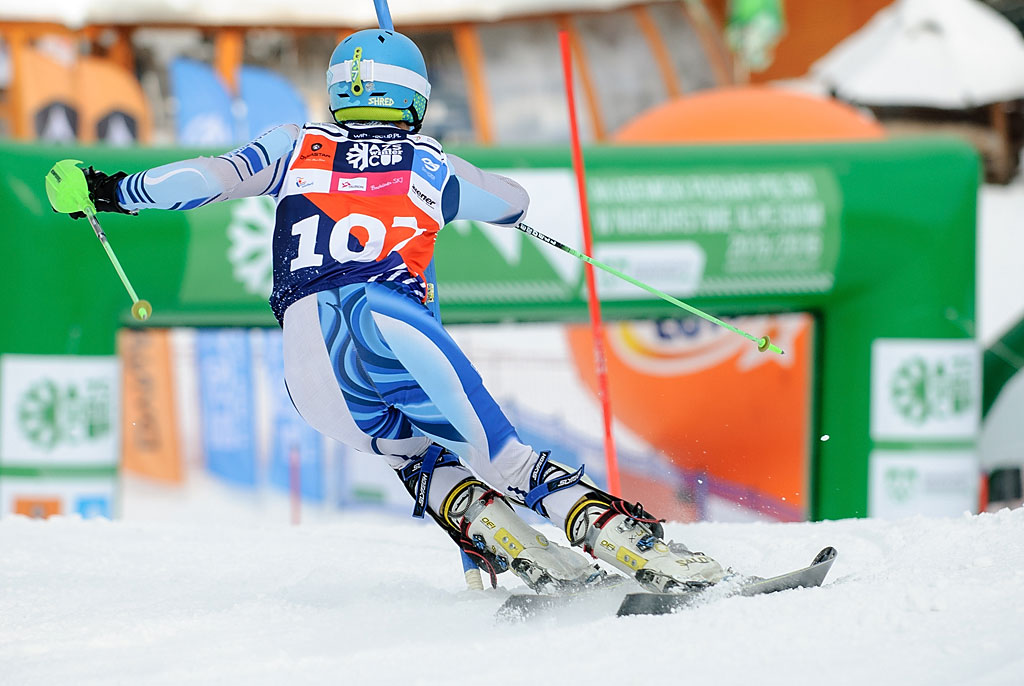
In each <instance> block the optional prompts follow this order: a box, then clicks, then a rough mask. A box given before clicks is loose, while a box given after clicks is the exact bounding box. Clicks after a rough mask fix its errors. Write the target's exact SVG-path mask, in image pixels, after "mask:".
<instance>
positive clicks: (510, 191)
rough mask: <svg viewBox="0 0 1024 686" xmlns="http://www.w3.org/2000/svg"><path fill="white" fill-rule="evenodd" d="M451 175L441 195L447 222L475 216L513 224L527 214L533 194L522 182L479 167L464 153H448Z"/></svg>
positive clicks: (480, 219)
mask: <svg viewBox="0 0 1024 686" xmlns="http://www.w3.org/2000/svg"><path fill="white" fill-rule="evenodd" d="M447 158H448V166H449V168H450V169H451V172H452V174H451V177H449V179H448V182H447V183H446V184H445V187H444V192H443V194H442V196H441V210H442V212H443V213H444V220H445V223H448V222H450V221H452V220H454V219H474V220H476V221H483V222H488V223H490V224H502V225H505V226H513V225H515V224H516V223H517V222H518V221H519V220H521V219H522V218H523V217H524V216H525V215H526V210H527V209H529V207H530V195H529V194H528V193H527V192H526V189H525V188H523V187H522V186H520V185H519V184H518V183H516V182H515V181H513V180H512V179H510V178H508V177H507V176H501V175H500V174H492V173H490V172H485V171H484V170H482V169H479V168H477V167H475V166H473V165H472V164H470V163H469V162H467V161H466V160H464V159H462V158H461V157H457V156H455V155H451V154H449V155H447Z"/></svg>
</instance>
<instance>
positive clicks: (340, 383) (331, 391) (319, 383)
mask: <svg viewBox="0 0 1024 686" xmlns="http://www.w3.org/2000/svg"><path fill="white" fill-rule="evenodd" d="M284 324H285V334H284V347H285V373H286V379H287V380H288V387H289V391H290V393H291V395H292V400H293V402H294V404H295V406H296V408H297V409H298V410H299V412H300V414H302V416H303V417H304V418H305V419H306V420H307V422H309V423H310V424H311V425H312V426H313V427H314V428H316V429H318V430H319V431H321V432H322V433H324V434H327V435H328V436H331V437H332V438H335V439H336V440H339V441H342V442H344V443H345V444H347V445H349V446H352V447H354V448H356V449H358V450H362V451H364V452H374V453H377V454H382V455H383V457H384V458H385V459H386V460H387V461H388V463H389V464H390V465H391V467H392V468H393V469H395V471H396V473H398V475H399V477H400V478H401V479H402V481H403V482H404V483H405V485H406V487H407V488H408V489H409V492H410V494H411V495H412V496H413V497H414V498H415V499H416V500H417V504H416V509H415V510H414V512H418V513H420V514H429V515H430V516H431V517H432V518H433V519H434V520H435V521H436V522H437V523H438V524H439V525H440V526H441V528H442V529H444V530H445V531H446V532H447V533H448V535H449V536H451V538H452V539H453V540H454V541H455V542H456V544H458V545H459V547H460V548H462V549H463V550H464V551H466V552H467V553H468V554H470V555H471V556H472V557H473V558H474V559H475V560H476V561H477V563H478V564H479V565H480V566H481V567H482V568H484V569H486V570H487V571H488V572H489V573H490V574H491V578H492V582H493V581H494V577H495V575H496V574H497V573H499V572H502V571H505V570H506V569H509V568H511V569H513V571H515V573H516V574H517V575H518V576H519V577H520V578H522V579H523V580H524V581H526V583H527V584H529V585H530V586H531V587H533V588H535V589H537V590H538V591H540V590H553V589H555V588H563V587H565V586H566V585H569V586H578V585H581V584H591V583H598V582H600V581H602V580H603V579H605V578H606V575H605V574H604V573H603V572H601V571H600V570H597V569H595V568H593V567H592V566H591V565H590V564H589V562H588V561H587V560H586V558H583V557H582V556H580V555H578V554H577V553H574V552H573V551H570V550H568V549H565V548H561V547H559V546H557V545H553V544H551V543H549V542H548V541H547V539H546V538H544V536H542V535H541V534H539V532H537V531H535V530H534V529H532V528H531V527H529V526H528V525H527V524H526V523H525V522H523V521H522V520H521V519H520V518H519V517H518V515H516V514H515V512H514V511H513V509H512V507H511V506H510V505H509V504H508V503H507V502H506V501H505V500H504V498H503V497H502V496H501V495H500V494H499V493H497V492H495V491H493V490H491V488H490V487H489V486H487V485H485V484H484V483H483V482H481V481H480V480H479V479H478V478H476V477H475V476H474V475H473V474H472V472H470V471H469V470H468V469H466V467H465V466H463V465H462V463H461V462H459V460H458V458H457V457H455V456H454V455H453V454H452V453H450V452H448V451H444V450H442V448H441V446H440V445H438V444H436V443H433V442H432V441H431V438H430V437H426V436H423V434H422V432H421V430H420V429H421V428H423V429H425V430H427V431H429V432H431V433H432V434H434V435H435V436H437V437H441V436H444V437H446V441H448V442H449V444H450V445H453V446H458V447H460V448H467V445H466V444H465V443H464V442H461V441H459V440H458V439H459V438H460V435H459V434H458V431H456V430H455V429H454V427H452V426H451V425H449V424H447V423H446V422H445V418H444V416H443V414H442V413H441V412H440V410H438V408H436V407H434V406H433V404H432V403H431V401H430V399H429V398H428V397H427V396H426V395H425V393H424V392H423V390H422V389H420V388H419V387H418V385H417V384H416V382H415V381H414V380H413V379H412V378H411V376H410V375H409V373H408V371H407V370H405V369H404V368H403V367H402V366H401V365H400V364H399V363H398V361H397V358H395V357H394V355H393V354H392V353H391V351H390V350H389V349H388V347H387V346H386V345H384V344H383V342H382V340H381V338H380V336H379V335H378V333H377V331H376V328H375V325H374V324H373V321H372V318H371V316H370V313H369V310H368V309H367V308H366V306H365V293H364V290H363V288H362V286H352V287H348V288H342V289H338V290H335V291H331V292H327V293H322V294H319V296H309V297H308V298H306V299H303V300H300V301H298V302H297V303H295V304H293V305H292V306H291V307H290V308H289V309H288V311H287V312H286V313H285V323H284ZM413 408H415V412H413ZM406 412H409V414H406ZM412 418H415V420H416V421H415V422H413V421H412ZM509 428H511V427H509Z"/></svg>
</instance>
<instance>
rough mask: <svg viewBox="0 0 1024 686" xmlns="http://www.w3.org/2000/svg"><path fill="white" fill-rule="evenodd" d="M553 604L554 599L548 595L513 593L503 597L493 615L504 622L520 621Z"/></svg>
mask: <svg viewBox="0 0 1024 686" xmlns="http://www.w3.org/2000/svg"><path fill="white" fill-rule="evenodd" d="M553 605H554V600H553V599H552V598H550V597H548V596H543V595H526V594H515V595H510V596H509V597H508V598H506V599H505V602H504V603H502V604H501V607H499V608H498V611H497V613H496V615H495V616H496V617H497V618H498V619H500V620H503V621H506V622H521V621H523V620H526V619H529V618H530V617H533V616H534V615H536V614H538V613H540V612H543V611H544V610H546V609H548V608H550V607H552V606H553Z"/></svg>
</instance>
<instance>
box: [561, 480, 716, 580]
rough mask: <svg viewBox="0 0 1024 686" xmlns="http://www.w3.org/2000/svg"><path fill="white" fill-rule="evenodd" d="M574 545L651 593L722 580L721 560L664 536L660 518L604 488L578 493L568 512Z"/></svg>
mask: <svg viewBox="0 0 1024 686" xmlns="http://www.w3.org/2000/svg"><path fill="white" fill-rule="evenodd" d="M565 531H566V536H567V537H568V538H569V541H570V543H572V544H573V545H582V546H583V550H584V551H586V552H587V553H590V555H591V556H593V557H594V558H596V559H598V560H603V561H605V562H607V563H609V564H611V565H612V566H614V567H615V568H617V569H620V570H622V571H623V572H625V573H627V574H629V575H630V576H632V577H633V578H635V579H636V580H637V582H639V583H640V585H641V586H643V587H644V588H646V589H647V590H649V591H652V592H655V593H672V592H682V591H685V590H688V589H692V588H703V587H706V586H711V585H713V584H716V583H718V582H719V581H721V580H722V579H723V578H724V577H725V575H726V573H725V570H723V569H722V566H721V565H720V564H718V563H717V562H715V560H713V559H711V558H710V557H708V556H707V555H705V554H704V553H696V552H693V551H691V550H689V549H688V548H687V547H686V546H685V545H683V544H681V543H675V542H673V541H669V542H667V543H666V542H665V540H664V536H665V530H664V527H662V525H661V520H658V519H656V518H655V517H654V516H652V515H651V514H649V513H648V512H646V511H645V510H644V509H643V507H641V505H640V504H639V503H637V504H635V505H630V504H628V503H627V502H626V501H624V500H622V499H620V498H615V497H613V496H610V495H608V494H607V493H604V492H603V491H599V490H594V491H592V492H591V493H589V494H588V495H586V496H584V497H583V498H581V499H580V500H579V501H578V502H577V503H576V505H575V506H574V507H573V509H572V510H571V512H570V513H569V516H568V517H567V518H566V527H565Z"/></svg>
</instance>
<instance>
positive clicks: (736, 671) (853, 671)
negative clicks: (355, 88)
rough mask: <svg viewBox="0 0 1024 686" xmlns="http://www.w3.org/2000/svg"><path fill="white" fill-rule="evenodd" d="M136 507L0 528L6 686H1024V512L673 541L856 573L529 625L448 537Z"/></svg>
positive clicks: (755, 561)
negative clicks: (476, 582) (631, 613)
mask: <svg viewBox="0 0 1024 686" xmlns="http://www.w3.org/2000/svg"><path fill="white" fill-rule="evenodd" d="M206 488H207V489H215V488H221V487H219V486H210V485H208V486H206ZM192 492H193V493H194V492H195V491H194V489H192ZM130 493H131V494H132V495H131V496H130V497H128V498H127V499H126V500H127V503H129V504H131V503H132V502H133V499H134V500H135V502H134V504H133V505H131V507H128V508H126V513H125V514H126V518H125V519H124V520H122V521H117V522H110V521H106V520H89V521H83V520H81V519H77V518H54V519H51V520H48V521H39V520H29V519H25V518H21V517H10V518H5V519H3V520H0V551H2V553H0V554H2V560H3V562H2V564H0V684H4V686H14V685H21V684H47V685H49V684H76V685H82V686H87V685H90V684H132V685H133V686H134V685H139V686H143V685H150V684H218V685H219V686H223V685H230V684H246V685H247V686H248V685H252V686H260V685H263V684H266V685H275V686H276V685H278V684H403V685H405V684H462V683H470V682H477V683H488V682H508V681H512V682H515V683H539V684H559V685H568V684H588V685H594V684H612V683H615V684H623V683H664V684H683V683H707V684H710V683H714V684H747V683H749V684H789V685H793V684H796V685H799V684H820V683H827V684H829V685H830V686H832V685H835V684H881V685H884V684H898V685H900V686H906V685H908V684H950V685H953V684H956V685H960V684H984V685H995V684H1000V685H1002V684H1020V683H1022V682H1024V653H1022V651H1021V639H1022V637H1024V611H1022V607H1021V605H1022V603H1024V510H1021V509H1018V510H1013V511H1009V510H1003V511H1001V512H998V513H995V514H982V515H977V516H970V515H964V516H963V517H961V518H954V519H924V518H915V519H908V520H904V521H900V522H884V521H877V520H846V521H837V522H821V523H813V524H810V523H807V524H768V523H752V524H722V523H701V524H688V525H683V524H671V523H670V524H669V525H668V526H667V530H668V533H669V535H670V536H671V537H673V538H675V539H676V540H681V541H685V542H686V543H688V544H690V545H691V546H693V547H695V548H696V549H700V550H704V551H705V552H707V553H709V554H711V555H714V556H715V557H717V558H718V559H719V560H721V561H723V562H725V563H726V564H728V565H732V566H733V567H735V568H736V569H738V570H741V571H744V572H749V573H755V574H761V575H772V574H776V573H781V572H784V571H788V570H790V569H792V568H794V567H800V566H803V565H805V564H807V563H808V562H809V561H810V560H811V558H812V557H813V556H814V554H815V553H816V552H817V551H818V550H819V549H820V548H822V547H824V546H825V545H834V546H836V547H837V548H838V549H839V558H838V560H837V561H836V563H835V565H834V566H833V568H832V572H831V574H830V577H829V579H828V580H827V581H826V584H825V586H824V587H822V588H819V589H805V590H798V591H789V592H785V593H779V594H774V595H769V596H760V597H755V598H730V599H726V600H721V601H718V602H716V603H712V604H708V605H705V606H701V607H696V608H692V609H689V610H685V611H683V612H680V613H678V614H675V615H671V616H664V617H631V618H623V619H617V618H615V617H614V616H612V614H613V606H614V603H611V604H609V603H608V602H604V601H602V602H595V603H593V604H584V605H581V606H579V607H575V608H571V609H568V610H563V611H559V612H557V613H555V614H553V615H550V616H546V617H544V618H539V619H535V620H534V621H530V622H526V623H516V624H509V623H503V622H499V621H497V620H496V619H495V618H494V612H495V610H496V609H497V607H498V606H499V605H500V604H501V602H502V601H503V599H504V598H505V597H506V595H507V593H508V592H509V591H515V592H524V591H526V589H525V587H523V586H522V584H521V583H519V582H518V580H517V579H515V578H514V577H512V576H511V574H504V575H502V576H501V577H499V579H500V587H499V590H487V591H483V592H481V591H468V590H467V589H466V588H465V584H464V581H463V575H462V569H461V565H460V563H459V559H458V556H457V554H456V552H455V549H454V546H453V545H452V544H451V542H450V541H449V540H448V539H447V538H446V537H445V536H444V535H443V534H442V533H441V532H440V531H439V530H438V529H437V528H436V527H434V526H433V525H430V524H419V523H417V522H415V521H414V520H412V519H411V518H404V517H403V518H395V517H381V516H379V515H374V514H372V513H368V512H363V513H351V512H349V513H333V514H330V515H329V516H328V515H327V514H326V513H324V512H323V511H319V512H320V515H321V516H319V517H311V516H309V515H310V513H311V512H313V511H312V510H310V511H306V512H304V517H305V518H304V519H303V523H302V524H301V525H299V526H289V525H288V524H287V522H288V515H287V512H288V510H287V502H286V501H284V500H283V499H281V498H279V499H277V500H275V501H274V502H272V503H270V505H271V507H262V506H260V507H257V506H256V505H255V504H253V501H252V500H251V499H249V498H245V497H243V496H241V495H235V496H229V497H219V498H213V499H212V500H211V499H210V498H205V497H194V498H193V499H191V500H184V501H183V500H180V499H179V500H177V501H174V500H166V499H165V500H164V501H161V500H160V497H161V496H160V493H159V491H158V489H157V490H151V491H150V492H149V493H144V497H142V498H141V500H140V496H139V489H137V488H132V489H130ZM206 495H210V494H209V493H206ZM213 495H217V494H213ZM221 495H222V496H223V494H221ZM232 497H233V498H234V499H235V501H236V502H234V503H232V502H231V500H232ZM214 501H216V502H218V503H220V505H219V506H218V507H219V508H220V509H219V510H209V509H206V510H204V509H203V507H200V504H201V503H207V504H208V503H210V502H214ZM153 503H156V505H153ZM175 503H176V504H175ZM243 503H248V505H243ZM263 505H267V503H263ZM545 533H547V534H548V535H549V536H551V537H552V538H557V537H558V534H557V532H556V531H555V530H554V529H553V528H550V529H549V530H545Z"/></svg>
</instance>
